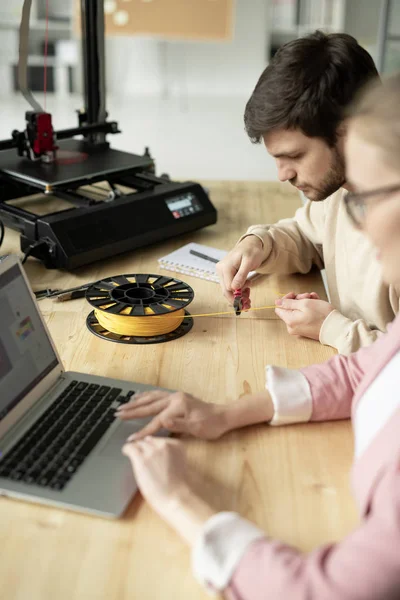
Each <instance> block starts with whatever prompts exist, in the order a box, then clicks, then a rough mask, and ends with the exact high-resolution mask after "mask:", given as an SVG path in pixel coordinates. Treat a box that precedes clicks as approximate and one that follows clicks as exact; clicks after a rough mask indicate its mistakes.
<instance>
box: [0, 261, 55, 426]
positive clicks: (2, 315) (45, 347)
mask: <svg viewBox="0 0 400 600" xmlns="http://www.w3.org/2000/svg"><path fill="white" fill-rule="evenodd" d="M57 364H58V360H57V356H56V355H55V353H54V350H53V348H52V346H51V343H50V340H49V338H48V335H47V333H46V330H45V329H44V327H43V324H42V321H41V319H40V317H39V314H38V311H37V308H36V306H35V304H34V302H33V300H32V298H31V295H30V293H29V290H28V288H27V285H26V283H25V279H24V278H23V276H22V273H21V270H20V267H19V265H14V266H12V267H11V268H10V269H8V270H7V271H5V272H4V273H2V274H1V275H0V421H1V420H2V419H4V417H5V416H6V415H7V413H8V412H9V411H10V410H11V409H12V408H14V406H16V404H18V402H20V400H22V399H23V398H24V396H25V395H26V394H27V393H28V392H30V391H31V390H32V389H33V388H34V387H35V385H37V384H38V383H39V381H41V379H43V377H45V376H46V375H47V374H48V373H50V371H52V370H53V369H54V367H56V366H57Z"/></svg>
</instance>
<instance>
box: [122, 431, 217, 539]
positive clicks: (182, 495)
mask: <svg viewBox="0 0 400 600" xmlns="http://www.w3.org/2000/svg"><path fill="white" fill-rule="evenodd" d="M122 452H123V454H125V456H127V457H128V458H129V459H130V461H131V464H132V468H133V471H134V474H135V479H136V483H137V485H138V487H139V489H140V491H141V493H142V495H143V497H144V498H145V499H146V500H147V502H148V503H149V504H150V506H151V507H152V508H153V509H154V510H155V512H156V513H158V514H159V515H160V517H161V518H163V519H164V520H165V521H166V522H167V523H168V524H169V525H171V527H173V528H174V529H175V530H176V531H177V533H179V534H180V535H181V536H182V537H183V538H184V539H185V540H186V541H187V542H188V543H189V544H191V545H192V544H193V543H194V542H195V540H196V538H197V536H198V534H199V533H200V530H201V528H202V527H203V525H204V523H205V522H206V521H207V520H208V519H209V518H210V517H211V516H212V515H213V514H215V511H214V510H213V509H212V508H211V507H210V506H209V505H208V504H207V503H205V502H204V501H203V500H202V499H201V498H199V497H198V496H197V495H196V493H195V492H194V491H193V490H192V488H191V487H190V485H189V483H188V481H187V467H186V454H185V451H184V446H183V444H182V442H178V441H177V440H171V439H165V438H154V437H146V438H145V439H144V440H141V441H138V442H131V443H127V444H125V445H124V447H123V448H122Z"/></svg>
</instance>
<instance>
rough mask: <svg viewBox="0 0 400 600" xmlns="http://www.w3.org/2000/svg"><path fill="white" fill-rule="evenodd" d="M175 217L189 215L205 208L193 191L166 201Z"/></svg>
mask: <svg viewBox="0 0 400 600" xmlns="http://www.w3.org/2000/svg"><path fill="white" fill-rule="evenodd" d="M165 203H166V205H167V206H168V208H169V210H170V211H171V213H172V216H173V217H174V219H180V218H181V217H187V216H189V215H193V214H195V213H197V212H200V211H201V210H203V207H202V205H201V203H200V202H199V200H198V199H197V198H196V196H195V195H194V194H192V193H191V192H189V193H187V194H182V195H181V196H175V197H174V198H169V199H168V200H166V201H165Z"/></svg>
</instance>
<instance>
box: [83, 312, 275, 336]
mask: <svg viewBox="0 0 400 600" xmlns="http://www.w3.org/2000/svg"><path fill="white" fill-rule="evenodd" d="M269 308H276V307H275V305H274V306H260V307H258V308H249V309H248V310H247V311H246V312H250V311H256V310H265V309H269ZM94 313H95V316H96V318H97V320H98V322H99V323H100V325H101V326H102V327H104V329H106V330H107V331H110V332H111V333H116V334H118V335H124V336H143V337H148V336H155V335H163V334H166V333H170V332H171V331H175V329H177V328H178V327H179V325H180V324H181V323H182V321H183V319H184V318H187V319H194V318H197V317H216V316H219V315H231V316H233V315H234V312H233V310H229V311H224V312H216V313H203V314H199V315H185V311H184V309H181V310H176V311H175V312H174V313H172V314H170V315H151V318H149V317H129V318H127V317H126V316H122V315H115V314H111V313H107V312H104V311H100V310H95V311H94Z"/></svg>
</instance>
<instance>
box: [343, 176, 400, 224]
mask: <svg viewBox="0 0 400 600" xmlns="http://www.w3.org/2000/svg"><path fill="white" fill-rule="evenodd" d="M393 192H400V184H397V185H391V186H387V187H383V188H378V189H376V190H369V191H368V192H359V193H353V192H348V194H347V195H346V196H345V198H344V203H345V206H346V210H347V214H348V215H349V217H350V219H351V220H352V221H353V225H355V226H356V227H357V228H358V229H360V228H361V227H362V226H363V224H364V221H365V216H366V213H367V203H368V200H369V199H370V198H373V197H375V196H382V195H385V196H386V195H389V194H392V193H393Z"/></svg>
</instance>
